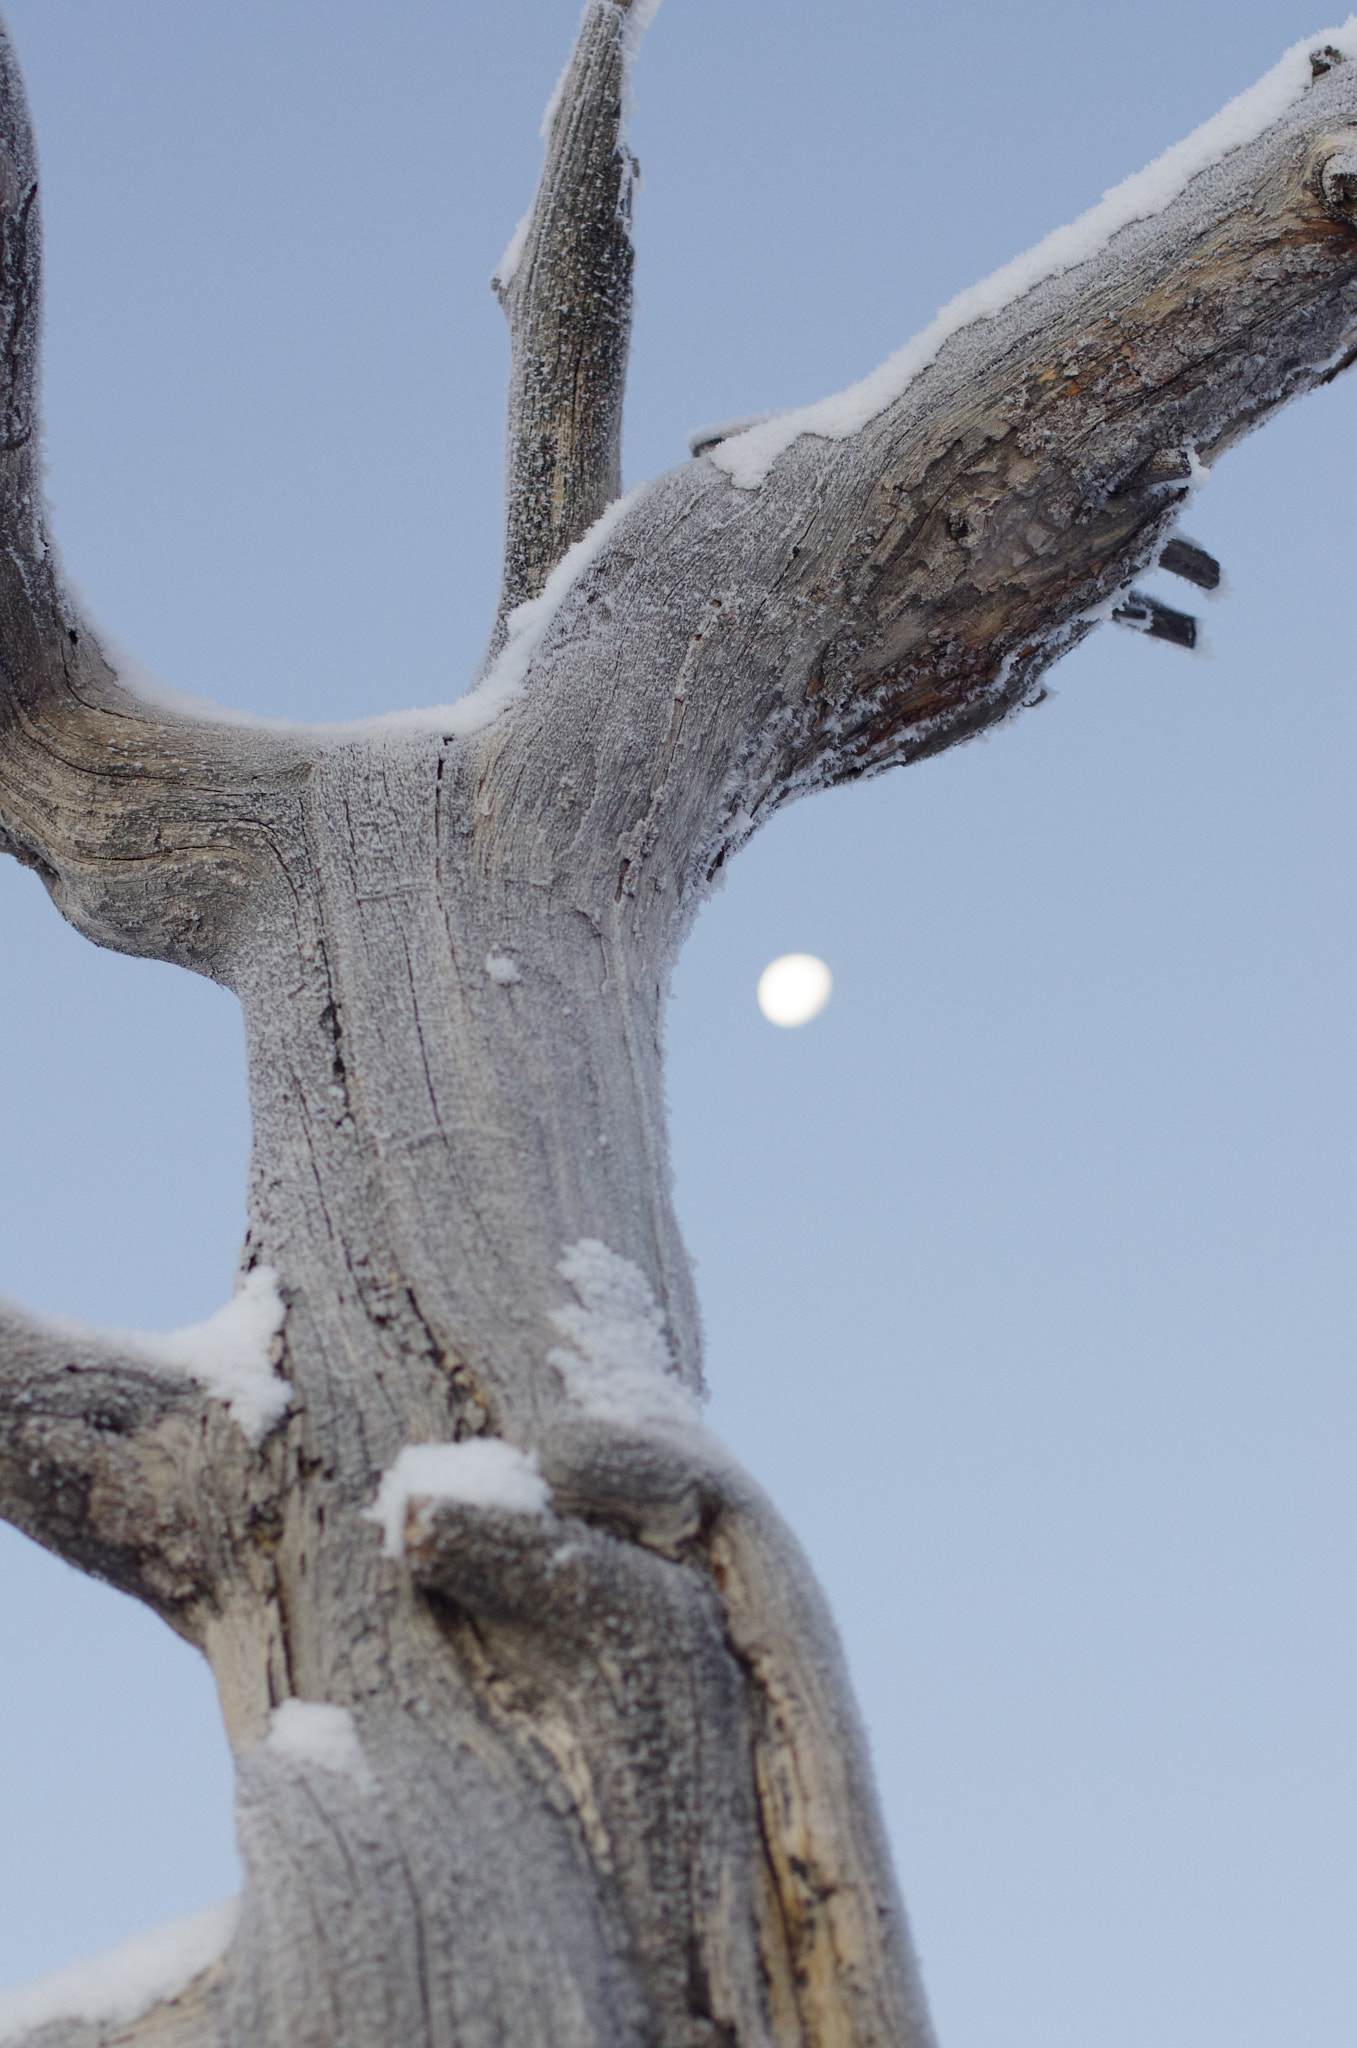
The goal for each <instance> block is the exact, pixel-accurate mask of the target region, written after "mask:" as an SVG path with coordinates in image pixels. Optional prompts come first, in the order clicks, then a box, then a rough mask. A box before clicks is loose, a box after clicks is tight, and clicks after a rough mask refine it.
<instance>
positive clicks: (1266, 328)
mask: <svg viewBox="0 0 1357 2048" xmlns="http://www.w3.org/2000/svg"><path fill="white" fill-rule="evenodd" d="M1354 132H1357V65H1354V64H1352V63H1348V62H1344V63H1339V64H1336V65H1334V66H1333V67H1332V68H1331V69H1329V70H1328V71H1326V72H1324V73H1322V74H1321V75H1320V76H1318V77H1317V78H1316V80H1315V82H1314V83H1313V85H1311V86H1310V87H1309V88H1308V89H1307V90H1305V91H1304V92H1303V93H1302V95H1301V97H1300V98H1299V99H1298V100H1297V101H1296V102H1295V103H1294V104H1292V105H1291V106H1290V107H1289V108H1287V109H1286V111H1285V112H1284V113H1283V114H1282V115H1281V117H1280V118H1278V119H1277V120H1276V121H1275V122H1274V123H1273V124H1272V125H1271V126H1270V127H1268V128H1267V129H1266V130H1265V131H1264V132H1263V133H1262V134H1260V135H1259V136H1258V137H1257V138H1256V139H1255V140H1254V141H1253V142H1251V143H1248V144H1246V145H1244V146H1241V147H1237V148H1234V149H1232V150H1231V151H1230V152H1229V153H1227V154H1226V155H1224V156H1223V158H1222V159H1221V160H1220V161H1219V162H1216V163H1213V164H1211V165H1209V166H1208V167H1206V168H1204V169H1202V170H1201V171H1200V172H1199V173H1198V174H1197V175H1196V176H1195V177H1193V178H1192V179H1191V180H1190V182H1188V183H1187V184H1186V186H1185V188H1184V189H1183V190H1182V191H1181V192H1180V193H1179V195H1178V196H1177V197H1176V198H1174V199H1173V200H1172V201H1171V202H1170V203H1168V204H1167V205H1163V204H1162V203H1161V204H1160V205H1159V208H1158V210H1157V211H1148V212H1147V215H1146V217H1144V218H1141V219H1136V220H1132V221H1130V222H1129V223H1128V224H1127V225H1125V226H1124V227H1122V228H1121V229H1120V230H1119V231H1118V232H1116V233H1115V234H1113V235H1112V237H1111V239H1110V240H1109V241H1108V242H1107V243H1106V245H1105V246H1104V247H1102V248H1101V249H1098V250H1096V251H1095V252H1094V253H1093V254H1091V255H1090V256H1089V257H1088V258H1087V259H1086V260H1084V261H1082V262H1079V263H1078V264H1076V265H1075V266H1073V267H1071V268H1069V269H1067V270H1065V271H1064V272H1063V273H1061V274H1058V275H1051V276H1047V277H1045V278H1044V279H1043V280H1042V281H1040V282H1038V283H1036V284H1035V285H1033V286H1031V287H1030V288H1028V289H1026V290H1023V291H1020V292H1019V293H1018V295H1017V296H1015V297H1013V298H1012V299H1011V300H1010V301H1009V303H1007V304H1004V305H1002V306H1000V307H999V308H998V310H996V311H993V312H992V313H987V314H986V315H985V316H984V317H979V316H977V317H976V318H975V319H974V320H973V321H972V322H971V324H970V325H968V326H965V327H963V328H962V329H961V330H960V331H959V332H956V333H954V334H953V335H952V337H951V338H950V339H949V340H947V341H946V342H945V343H943V344H942V345H940V346H939V348H938V350H937V353H936V355H935V356H934V357H933V359H932V360H931V361H929V362H926V363H924V364H923V366H922V367H920V368H919V369H918V370H917V371H916V373H915V374H914V375H913V377H912V378H911V379H910V380H909V381H907V382H905V383H904V385H903V388H902V389H900V391H899V395H898V396H896V397H894V398H890V396H889V392H887V393H886V395H885V396H884V397H883V398H882V399H881V401H880V409H879V410H877V411H876V412H875V414H873V415H872V416H870V417H867V418H865V419H863V420H862V422H861V424H859V425H856V426H852V425H851V421H850V428H851V430H849V429H843V430H840V429H836V428H832V427H831V425H830V424H828V423H826V424H824V425H822V426H821V427H820V430H819V431H816V430H815V429H814V427H813V426H807V428H806V429H805V430H804V431H802V432H800V434H799V436H798V437H796V438H793V439H791V440H790V442H789V444H788V445H786V446H785V447H784V448H783V450H782V452H781V453H780V454H778V455H777V457H776V459H775V460H773V461H772V464H771V468H769V469H767V472H766V474H764V475H763V478H762V480H761V481H759V480H758V476H759V472H757V471H756V472H755V473H754V475H753V477H752V478H751V477H748V476H746V479H745V483H744V485H742V484H741V483H740V482H737V481H735V480H734V479H733V478H732V476H731V475H730V474H729V473H728V471H730V470H732V469H733V470H735V472H736V474H737V476H738V475H739V474H740V469H741V464H740V461H739V459H738V458H739V454H740V443H739V442H738V441H727V442H724V443H722V444H720V445H719V446H717V447H716V448H715V449H714V450H713V452H712V454H711V455H708V456H706V457H703V458H701V459H700V460H697V461H694V462H692V463H689V464H686V465H684V466H683V467H681V468H679V469H676V470H673V471H671V472H669V473H668V475H666V476H665V477H663V478H661V479H660V480H659V481H658V482H657V483H656V484H655V485H653V486H652V487H651V489H650V491H649V492H648V493H647V494H646V495H645V496H644V497H642V498H641V499H640V500H639V501H638V503H637V504H636V505H635V506H634V507H633V508H632V509H631V510H630V511H629V512H628V514H627V515H626V516H625V517H624V518H623V519H622V520H621V522H620V523H619V525H618V527H617V528H616V529H615V530H614V532H613V533H612V534H611V536H610V537H609V539H608V541H607V543H606V545H605V546H604V547H603V549H602V550H601V551H600V553H599V554H598V556H597V557H596V558H595V559H594V561H593V562H592V564H591V565H590V566H589V568H588V570H587V572H586V573H585V574H584V575H583V576H582V577H581V578H580V580H579V581H578V583H577V584H576V586H575V587H574V588H573V589H572V590H571V591H570V592H569V593H568V595H567V596H566V597H565V599H564V600H563V601H562V603H561V605H560V606H559V608H558V610H557V611H556V613H555V615H554V617H553V619H552V621H551V624H550V626H549V627H548V629H547V631H546V633H545V634H544V636H543V638H542V641H541V643H540V649H539V652H538V654H537V658H536V660H537V667H536V676H538V677H540V678H541V681H540V686H539V687H534V678H533V677H531V676H530V681H529V687H528V692H527V697H528V703H527V706H526V707H525V709H524V711H522V712H520V713H519V715H518V716H517V717H516V718H515V720H514V724H513V729H512V732H511V733H510V734H509V735H508V736H507V740H506V744H505V746H504V749H503V754H502V757H501V769H502V772H503V773H504V775H505V777H506V782H505V786H506V787H512V788H513V789H514V792H515V804H516V805H519V806H521V805H523V804H524V803H525V801H527V798H528V791H529V788H530V786H531V785H532V784H533V783H534V781H536V783H537V788H536V789H534V790H533V798H534V802H535V804H536V803H540V805H541V807H542V812H543V813H545V812H546V809H547V807H548V806H549V805H551V804H554V803H556V802H558V801H559V791H560V789H561V787H562V781H561V778H562V776H563V775H568V776H569V778H570V780H571V783H572V785H573V786H576V787H581V786H582V787H584V788H587V789H590V790H593V791H596V792H598V793H599V794H598V795H597V796H595V797H594V798H593V799H592V801H591V804H590V807H589V809H588V811H587V813H586V815H585V820H584V823H583V824H582V825H581V826H580V830H579V835H578V836H577V837H576V838H575V841H574V849H575V853H578V851H579V849H580V848H581V847H582V846H583V845H584V844H585V843H586V839H585V836H584V835H585V832H586V830H587V831H588V832H589V834H590V843H591V844H592V849H593V856H594V862H595V866H594V870H593V873H592V875H591V876H590V878H589V881H588V883H587V885H586V884H584V883H580V884H579V885H578V886H579V889H580V894H579V897H578V899H577V900H581V901H585V900H587V901H589V902H590V903H591V904H592V905H593V906H594V907H595V914H596V915H599V916H602V915H604V914H605V910H606V912H607V914H609V915H617V914H625V915H626V917H627V918H628V920H629V921H630V922H631V924H632V926H633V928H634V929H636V930H638V931H639V930H640V929H642V926H643V924H644V923H645V922H646V921H647V919H646V918H643V917H642V915H641V906H642V905H643V904H648V903H649V902H650V901H651V899H652V897H653V895H654V893H655V892H657V891H658V892H662V893H665V894H668V895H669V897H670V900H671V903H672V905H673V910H674V918H673V922H672V923H671V925H670V927H669V929H670V931H671V933H674V934H681V932H682V930H683V929H684V928H685V926H686V921H687V919H688V917H689V916H691V914H692V910H693V908H694V907H695V904H696V902H697V901H698V900H700V896H701V894H702V892H703V891H704V890H705V888H706V886H707V884H708V882H709V880H710V878H711V876H712V875H713V874H714V872H715V871H716V869H717V868H719V866H720V865H721V864H722V862H723V861H724V860H725V859H726V858H727V856H728V855H729V853H730V852H731V851H733V850H734V849H735V848H736V847H737V846H738V845H740V844H741V843H742V842H743V840H744V839H746V838H747V837H748V836H749V833H750V832H751V831H752V830H753V829H754V827H755V825H756V824H757V823H758V822H760V821H761V820H762V819H763V818H764V817H766V816H768V815H770V814H771V812H772V811H773V810H774V809H775V808H776V807H777V806H778V805H780V804H781V803H783V802H785V801H787V800H788V799H789V798H790V797H792V796H795V795H797V794H799V793H800V792H802V791H805V790H809V789H814V788H817V787H822V786H824V785H826V784H829V783H834V782H840V781H845V780H849V779H851V778H854V777H856V776H861V775H867V774H873V773H876V772H878V771H880V770H881V769H884V768H886V767H888V766H891V765H893V764H895V763H900V762H907V761H910V760H915V759H918V758H921V757H922V756H924V755H927V754H931V753H936V752H939V751H941V750H942V749H944V748H946V747H948V746H951V745H953V744H955V743H956V742H958V741H960V740H964V739H967V738H970V737H972V736H973V735H974V734H976V733H979V732H981V731H983V730H984V729H985V728H987V727H989V726H992V725H994V724H995V723H996V722H997V721H999V720H1001V719H1003V718H1005V717H1007V716H1009V715H1010V714H1011V713H1012V712H1014V711H1015V710H1017V709H1018V708H1020V707H1021V706H1023V705H1026V704H1030V703H1033V702H1035V701H1037V700H1038V699H1039V697H1040V695H1041V685H1040V678H1041V676H1042V674H1043V673H1044V671H1045V670H1046V669H1047V668H1048V667H1049V666H1050V665H1051V663H1052V662H1053V661H1055V660H1056V659H1057V658H1058V657H1059V655H1061V654H1062V653H1064V652H1065V651H1067V650H1068V649H1069V648H1070V647H1072V646H1074V645H1075V644H1076V643H1077V642H1078V641H1080V640H1081V639H1083V638H1084V636H1085V635H1086V634H1088V633H1089V632H1091V631H1092V630H1093V625H1094V623H1095V622H1096V620H1097V619H1098V618H1099V617H1103V616H1107V614H1108V613H1109V611H1110V610H1111V608H1112V601H1113V600H1114V599H1116V598H1117V597H1118V596H1119V595H1120V594H1121V593H1122V592H1124V591H1125V590H1126V589H1127V587H1128V586H1129V585H1130V584H1131V582H1132V581H1133V579H1134V577H1135V575H1136V574H1137V572H1139V571H1141V570H1143V569H1144V568H1145V567H1147V566H1148V565H1149V564H1150V563H1151V562H1152V561H1153V559H1154V557H1155V554H1156V551H1157V549H1158V548H1159V546H1160V545H1161V543H1162V541H1163V539H1164V536H1165V532H1166V529H1167V528H1168V527H1169V526H1171V524H1172V522H1173V521H1174V519H1175V518H1176V517H1177V516H1178V513H1179V511H1180V509H1181V506H1182V505H1183V503H1184V502H1185V500H1186V499H1187V498H1188V497H1189V496H1190V494H1191V492H1192V490H1193V489H1194V488H1195V487H1196V485H1197V484H1198V483H1199V482H1201V481H1202V480H1203V479H1204V476H1205V473H1206V472H1205V468H1204V465H1205V464H1206V463H1209V462H1211V461H1214V460H1215V459H1216V458H1217V457H1218V456H1219V455H1220V454H1221V453H1222V452H1223V451H1224V450H1225V449H1227V448H1228V447H1229V446H1230V445H1231V444H1232V443H1233V442H1234V441H1235V440H1237V439H1238V438H1239V437H1240V436H1241V435H1243V434H1245V433H1247V432H1248V431H1250V430H1251V429H1252V428H1253V427H1255V426H1257V425H1259V424H1260V423H1261V422H1262V421H1263V420H1265V419H1266V418H1267V417H1269V416H1270V414H1271V413H1272V412H1274V411H1275V410H1276V409H1277V408H1278V407H1279V406H1280V405H1282V404H1284V403H1285V402H1286V401H1287V400H1289V399H1290V398H1292V397H1294V396H1296V395H1298V394H1300V393H1302V392H1305V391H1308V390H1311V389H1313V388H1314V387H1315V386H1317V385H1319V384H1321V383H1323V382H1325V381H1327V380H1328V379H1330V378H1332V377H1333V376H1335V375H1337V374H1338V373H1339V372H1340V371H1341V370H1342V369H1343V368H1345V367H1346V366H1347V364H1348V363H1349V362H1350V361H1351V360H1352V359H1353V357H1354V355H1357V234H1355V233H1354V231H1353V225H1352V222H1353V219H1354V205H1353V201H1352V199H1351V195H1350V191H1349V186H1350V184H1352V183H1353V182H1354V180H1353V179H1352V178H1350V176H1349V171H1348V168H1347V166H1348V164H1349V162H1350V160H1351V157H1352V150H1351V139H1352V137H1353V135H1354ZM867 410H868V411H870V407H868V408H867ZM756 431H757V432H759V433H760V434H763V433H767V432H768V431H769V430H768V429H758V430H756ZM778 431H779V432H781V431H782V429H780V428H779V429H778ZM831 433H832V434H833V437H832V438H831ZM747 445H748V444H747ZM723 462H724V463H725V465H726V466H725V468H723V467H722V466H721V465H722V463H723ZM534 764H536V765H534ZM572 858H573V855H572ZM613 905H616V906H617V908H616V911H614V910H612V909H611V906H613ZM628 906H630V907H628Z"/></svg>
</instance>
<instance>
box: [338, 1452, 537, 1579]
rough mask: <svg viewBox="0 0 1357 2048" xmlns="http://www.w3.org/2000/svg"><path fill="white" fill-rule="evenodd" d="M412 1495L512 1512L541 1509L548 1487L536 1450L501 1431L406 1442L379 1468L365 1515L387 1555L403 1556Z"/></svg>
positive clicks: (521, 1513)
mask: <svg viewBox="0 0 1357 2048" xmlns="http://www.w3.org/2000/svg"><path fill="white" fill-rule="evenodd" d="M412 1500H428V1501H431V1502H437V1501H442V1500H453V1501H459V1502H460V1503H461V1504H462V1506H464V1507H470V1508H501V1509H505V1510H507V1511H508V1513H510V1514H515V1515H544V1514H545V1513H546V1511H547V1509H548V1508H549V1507H550V1506H551V1488H550V1487H549V1486H548V1485H547V1482H546V1480H545V1479H544V1478H543V1477H542V1474H541V1472H540V1471H539V1470H538V1465H537V1453H536V1452H535V1451H521V1450H520V1449H519V1448H518V1445H517V1444H510V1443H506V1442H505V1441H504V1439H503V1437H498V1436H487V1437H474V1438H472V1439H470V1440H469V1441H468V1442H466V1443H462V1444H407V1445H406V1446H405V1449H404V1450H403V1451H402V1452H401V1454H400V1456H399V1457H398V1458H397V1460H396V1462H395V1464H394V1465H392V1466H391V1467H390V1469H389V1470H388V1471H387V1472H385V1473H383V1475H382V1483H381V1485H380V1486H379V1487H378V1489H377V1498H376V1500H375V1501H374V1502H373V1504H372V1506H371V1507H370V1508H369V1509H368V1510H367V1519H368V1521H370V1522H376V1523H378V1525H379V1526H380V1528H381V1529H382V1532H383V1536H384V1538H385V1540H384V1543H383V1546H382V1547H383V1549H384V1550H385V1552H386V1555H387V1556H388V1557H404V1555H405V1526H406V1520H407V1517H408V1515H409V1512H410V1503H411V1501H412Z"/></svg>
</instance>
